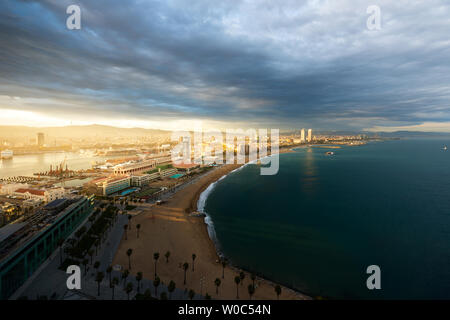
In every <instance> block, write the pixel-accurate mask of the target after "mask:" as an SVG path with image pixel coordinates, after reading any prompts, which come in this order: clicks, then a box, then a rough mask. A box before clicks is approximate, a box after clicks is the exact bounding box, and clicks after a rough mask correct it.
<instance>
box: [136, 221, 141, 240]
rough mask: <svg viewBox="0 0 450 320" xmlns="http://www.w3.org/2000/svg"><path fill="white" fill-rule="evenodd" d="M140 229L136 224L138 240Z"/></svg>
mask: <svg viewBox="0 0 450 320" xmlns="http://www.w3.org/2000/svg"><path fill="white" fill-rule="evenodd" d="M140 228H141V225H140V224H137V225H136V231H137V237H138V239H139V229H140Z"/></svg>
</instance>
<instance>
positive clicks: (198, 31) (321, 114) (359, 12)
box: [0, 0, 450, 132]
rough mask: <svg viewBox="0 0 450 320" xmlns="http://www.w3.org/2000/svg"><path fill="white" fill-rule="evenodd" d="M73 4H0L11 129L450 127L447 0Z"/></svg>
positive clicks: (3, 101) (1, 72)
mask: <svg viewBox="0 0 450 320" xmlns="http://www.w3.org/2000/svg"><path fill="white" fill-rule="evenodd" d="M70 4H72V3H71V2H70V1H57V2H56V1H51V0H47V1H40V2H33V1H27V2H21V1H11V0H7V1H3V2H2V4H1V5H0V8H1V11H0V12H1V14H0V15H1V17H2V19H1V26H2V28H1V31H0V46H1V47H2V52H4V55H3V62H2V64H1V66H0V79H1V81H2V85H1V86H0V109H1V112H2V119H1V120H0V124H1V125H5V124H9V125H27V126H61V125H70V124H73V125H89V124H94V123H98V124H102V125H112V126H117V127H142V128H154V129H167V130H174V129H179V128H182V129H192V124H193V123H194V122H196V121H197V122H198V121H202V122H203V124H204V127H214V128H216V127H217V128H228V127H247V126H250V127H272V128H280V129H287V128H298V127H306V126H309V127H314V128H317V129H318V130H331V129H335V130H353V131H362V130H363V131H386V132H391V131H397V130H410V131H434V132H450V114H449V107H448V98H449V94H448V83H450V81H449V80H450V79H449V74H450V73H449V72H448V71H449V70H448V68H449V67H448V64H447V63H446V61H448V58H449V50H448V49H449V45H448V41H446V35H447V30H448V22H447V20H446V19H447V17H448V14H449V12H450V6H449V5H448V4H446V3H444V2H443V1H438V0H435V1H432V3H422V2H419V1H415V2H414V1H413V2H411V1H408V2H404V1H400V2H395V3H389V2H381V3H380V4H379V6H380V9H381V29H380V30H368V28H367V26H366V21H367V19H368V17H369V15H368V14H367V11H366V9H367V8H368V6H369V5H372V3H371V2H370V1H357V2H354V1H351V2H350V1H343V2H339V4H337V3H336V4H330V3H326V2H320V1H319V2H312V1H310V2H306V3H302V4H300V3H296V2H288V1H282V2H278V3H277V4H275V3H269V2H261V3H259V4H256V3H252V2H241V1H235V2H233V3H226V4H221V5H217V4H215V5H212V4H208V3H207V2H203V1H198V2H196V5H191V4H189V5H187V4H186V3H184V2H179V1H174V2H171V3H157V2H152V1H148V2H139V3H138V2H136V3H133V4H130V5H127V7H124V5H123V4H121V3H120V2H119V1H108V2H106V1H96V2H95V3H93V2H92V1H78V2H77V4H78V5H79V6H80V8H81V17H82V18H81V19H82V27H81V30H68V29H67V28H66V19H67V17H68V15H67V14H66V8H67V6H68V5H70ZM43 17H45V18H43ZM130 21H132V22H133V23H130ZM418 21H421V23H418ZM424 23H425V25H424Z"/></svg>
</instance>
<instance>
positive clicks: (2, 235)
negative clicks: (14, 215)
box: [0, 222, 27, 242]
mask: <svg viewBox="0 0 450 320" xmlns="http://www.w3.org/2000/svg"><path fill="white" fill-rule="evenodd" d="M26 225H27V223H26V222H20V223H11V224H7V225H6V226H4V227H2V228H0V242H2V241H3V240H6V239H7V238H8V237H9V236H10V235H12V234H14V233H15V232H17V231H19V230H20V229H22V228H23V227H25V226H26Z"/></svg>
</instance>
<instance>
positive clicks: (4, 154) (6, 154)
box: [0, 150, 14, 159]
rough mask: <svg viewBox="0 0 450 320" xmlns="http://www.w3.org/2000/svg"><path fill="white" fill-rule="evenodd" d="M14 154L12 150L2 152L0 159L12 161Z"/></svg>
mask: <svg viewBox="0 0 450 320" xmlns="http://www.w3.org/2000/svg"><path fill="white" fill-rule="evenodd" d="M13 156H14V152H13V151H12V150H3V151H2V152H1V154H0V157H1V158H2V159H12V157H13Z"/></svg>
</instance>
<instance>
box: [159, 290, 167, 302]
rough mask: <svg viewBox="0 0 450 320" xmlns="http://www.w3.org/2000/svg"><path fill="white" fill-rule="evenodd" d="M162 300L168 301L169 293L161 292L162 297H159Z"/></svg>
mask: <svg viewBox="0 0 450 320" xmlns="http://www.w3.org/2000/svg"><path fill="white" fill-rule="evenodd" d="M159 299H160V300H167V293H166V292H165V291H163V292H161V295H160V296H159Z"/></svg>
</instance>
